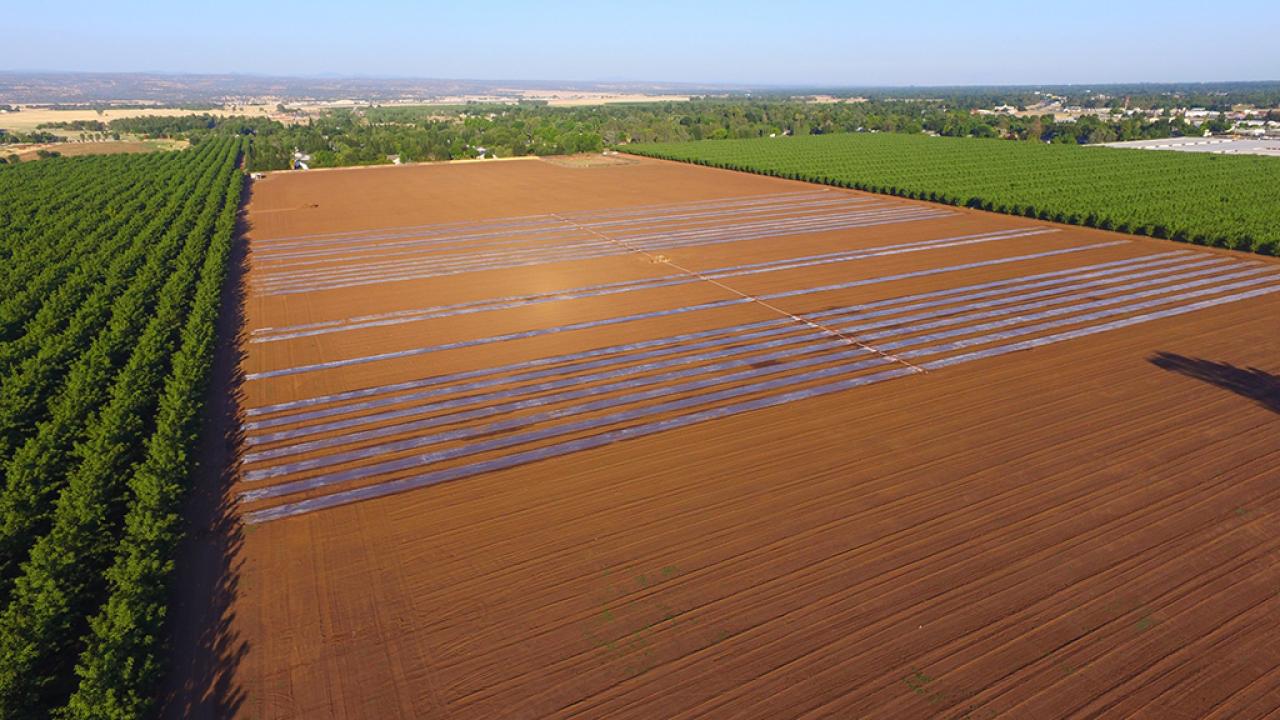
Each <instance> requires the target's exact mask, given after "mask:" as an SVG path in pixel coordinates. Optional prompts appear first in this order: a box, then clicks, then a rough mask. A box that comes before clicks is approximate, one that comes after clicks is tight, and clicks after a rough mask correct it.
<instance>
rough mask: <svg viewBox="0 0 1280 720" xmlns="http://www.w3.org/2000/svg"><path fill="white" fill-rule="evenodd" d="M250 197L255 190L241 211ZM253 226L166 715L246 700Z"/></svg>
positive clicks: (189, 525) (201, 481) (218, 359)
mask: <svg viewBox="0 0 1280 720" xmlns="http://www.w3.org/2000/svg"><path fill="white" fill-rule="evenodd" d="M247 199H248V198H247V191H246V195H245V196H244V197H242V198H241V205H240V207H241V208H244V207H245V206H246V203H247ZM246 229H247V226H246V223H245V219H244V210H243V209H242V210H241V212H240V217H239V219H238V221H237V227H236V237H235V240H234V243H233V245H232V249H231V256H230V259H229V268H228V271H227V280H226V284H225V285H224V286H223V289H222V310H221V311H220V312H219V314H218V327H217V346H216V349H215V350H214V358H213V366H212V368H211V373H210V383H209V390H208V392H209V395H208V398H207V402H206V404H205V418H204V425H203V428H202V430H201V435H200V440H199V443H200V444H199V449H198V455H197V463H198V464H197V467H196V471H195V474H194V475H193V477H192V487H191V488H190V489H189V491H188V494H187V501H186V507H185V519H186V526H185V530H186V535H185V537H184V539H183V542H182V544H181V546H180V547H179V550H178V556H177V558H176V561H175V565H176V566H175V568H174V576H173V584H172V588H171V590H170V599H169V657H168V660H169V662H168V664H167V665H166V670H167V673H166V676H165V679H164V683H163V686H162V692H161V696H160V704H161V717H164V718H184V719H185V718H211V719H213V718H227V717H232V716H233V715H235V714H236V713H237V712H238V711H239V709H240V706H241V705H242V704H243V703H244V692H243V690H241V689H240V687H239V686H238V685H237V684H236V668H237V667H238V666H239V664H240V662H241V660H243V658H244V656H245V654H246V653H247V651H248V643H247V642H245V641H244V640H242V639H240V638H239V636H238V634H237V633H236V631H235V629H234V623H233V621H234V619H235V616H234V610H233V608H234V601H235V597H236V593H237V590H238V588H239V582H240V564H241V561H240V559H239V553H240V547H241V545H242V544H243V528H242V527H241V524H240V520H239V518H238V517H237V516H236V514H235V498H234V496H233V495H232V494H231V487H232V485H233V483H234V482H235V479H236V475H237V473H238V468H237V458H238V457H239V455H240V452H239V451H240V446H241V441H242V434H241V431H240V420H239V407H240V400H241V396H242V393H241V386H242V384H243V382H244V377H243V372H242V371H241V369H240V361H241V359H242V357H243V355H244V352H243V347H244V337H243V333H244V275H245V270H246V268H247V264H248V248H247V240H246V239H245V230H246Z"/></svg>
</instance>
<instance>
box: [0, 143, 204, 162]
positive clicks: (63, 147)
mask: <svg viewBox="0 0 1280 720" xmlns="http://www.w3.org/2000/svg"><path fill="white" fill-rule="evenodd" d="M188 146H189V143H188V142H187V141H186V140H136V141H135V140H121V141H116V140H104V141H103V142H67V143H47V144H44V145H14V146H12V147H8V148H5V149H4V150H3V151H0V154H6V153H10V152H11V153H13V154H14V155H17V156H18V158H19V159H20V160H35V159H36V158H37V157H38V155H39V152H40V151H41V150H51V151H53V152H56V153H59V154H61V155H63V156H65V157H78V156H80V155H113V154H115V153H148V152H157V151H161V150H181V149H183V148H185V147H188Z"/></svg>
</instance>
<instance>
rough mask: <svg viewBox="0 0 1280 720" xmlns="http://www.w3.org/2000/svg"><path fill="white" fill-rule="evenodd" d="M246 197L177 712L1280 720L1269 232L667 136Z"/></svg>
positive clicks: (1274, 278) (275, 187)
mask: <svg viewBox="0 0 1280 720" xmlns="http://www.w3.org/2000/svg"><path fill="white" fill-rule="evenodd" d="M248 222H249V231H248V237H249V254H250V257H249V270H248V273H247V277H246V279H245V284H246V305H245V311H246V323H245V332H244V339H245V343H244V346H243V352H244V355H243V358H242V362H241V367H242V370H243V372H244V380H243V385H242V387H240V388H239V391H240V392H241V393H242V395H241V402H242V417H241V422H242V427H241V430H242V433H243V444H242V447H241V448H240V450H239V452H240V458H241V465H240V468H239V474H238V480H237V481H236V483H235V485H234V487H233V488H232V489H231V493H232V497H233V498H234V499H237V500H238V502H239V504H238V508H237V510H236V511H235V513H236V515H237V517H238V518H239V520H240V521H241V522H242V523H243V525H242V526H241V530H240V531H238V532H240V533H242V535H237V536H236V537H237V542H235V543H228V542H227V541H226V539H225V538H222V539H221V540H217V539H215V538H210V540H209V542H210V543H213V542H215V541H217V542H219V546H220V547H231V548H232V549H233V550H234V553H235V556H234V558H233V559H232V560H231V561H229V562H227V563H226V566H227V567H229V568H234V569H235V571H236V577H235V582H232V583H226V582H225V581H224V582H223V584H222V585H221V586H222V587H231V588H233V592H232V593H231V599H230V600H229V601H227V602H226V604H227V607H226V609H225V612H223V611H219V612H221V613H222V615H223V620H224V622H222V623H221V624H216V626H215V627H213V628H212V629H210V630H208V631H207V633H206V636H205V637H204V639H203V640H202V642H203V643H205V644H207V646H208V647H209V648H211V649H210V650H209V653H210V655H211V656H214V657H211V658H209V659H207V660H206V661H205V662H203V663H195V665H196V666H197V667H200V668H203V669H202V670H199V671H195V670H192V671H187V670H183V671H181V672H186V673H188V675H187V676H181V677H178V678H176V679H177V681H178V682H177V683H176V686H178V687H181V688H182V689H181V690H179V691H178V695H179V697H178V698H177V702H175V703H173V704H172V706H173V707H174V708H184V709H185V711H187V712H191V710H190V708H193V707H204V708H205V709H206V710H212V711H213V714H216V712H217V711H218V710H217V708H215V707H214V706H213V705H211V704H210V703H209V702H208V701H206V702H205V703H204V705H202V704H201V703H200V702H194V701H192V700H191V698H192V697H201V696H202V697H205V698H209V697H215V696H216V697H218V698H222V700H221V701H220V702H222V703H223V707H222V708H221V710H222V711H223V712H226V713H228V714H234V715H236V716H238V717H244V718H307V719H310V718H328V717H337V718H366V717H367V718H391V717H405V718H410V717H413V718H418V717H440V718H505V717H510V718H541V717H570V716H573V717H599V718H626V717H634V718H675V717H695V716H698V717H733V718H739V717H760V718H780V717H806V718H809V717H812V718H819V717H841V718H845V717H848V718H863V717H866V718H915V717H918V718H931V717H947V718H991V717H1010V718H1057V717H1108V718H1110V717H1130V716H1137V717H1151V718H1192V717H1221V718H1251V717H1268V716H1270V717H1275V716H1276V714H1277V713H1280V650H1278V649H1277V648H1280V562H1277V558H1278V557H1280V486H1277V484H1276V480H1277V479H1280V470H1277V468H1280V332H1277V329H1278V326H1277V323H1276V318H1277V317H1278V316H1280V264H1277V263H1276V262H1274V261H1271V260H1266V259H1262V258H1255V257H1248V256H1242V255H1236V254H1230V253H1225V252H1216V251H1210V250H1205V249H1203V248H1195V247H1190V246H1185V245H1177V244H1173V243H1166V242H1162V241H1153V240H1147V239H1141V238H1136V237H1128V236H1121V235H1116V234H1112V233H1103V232H1097V231H1090V230H1083V229H1079V228H1071V227H1064V226H1053V225H1050V224H1047V223H1040V222H1034V221H1028V220H1022V219H1018V218H1011V217H1006V216H996V215H989V214H983V213H977V212H971V211H967V210H962V209H957V208H951V207H943V206H933V205H929V204H927V203H915V202H908V201H903V200H899V199H891V198H883V197H876V196H870V195H866V194H862V193H855V192H850V191H844V190H837V189H832V188H824V187H819V186H812V185H806V184H802V183H795V182H789V181H783V180H777V179H769V178H763V177H757V176H752V175H745V174H738V173H731V172H726V171H718V170H712V169H706V168H699V167H693V166H686V165H679V164H674V163H665V162H659V161H653V160H639V161H637V162H635V163H633V164H626V165H607V166H600V167H587V168H578V167H564V166H561V165H556V164H553V163H546V162H538V161H533V160H530V161H522V162H509V163H496V164H483V163H476V164H466V165H442V166H415V167H404V168H388V169H379V170H372V171H351V172H330V173H316V174H277V175H271V176H269V177H268V178H266V179H265V180H261V181H258V182H257V183H256V184H255V186H254V190H253V197H252V201H251V203H250V206H249V213H248ZM223 532H229V531H225V530H224V531H223ZM206 554H207V553H206ZM183 612H185V613H188V614H190V615H191V616H192V618H194V617H196V616H198V615H200V613H198V612H195V611H194V610H193V609H191V608H187V609H186V610H184V611H183ZM217 614H218V613H208V612H204V613H203V615H204V616H205V617H214V616H216V615H217ZM195 622H197V621H196V620H194V619H191V618H186V619H184V618H183V617H182V616H180V617H179V618H178V624H179V626H182V625H183V624H184V623H187V624H188V625H189V624H191V623H195ZM203 622H206V623H213V621H211V620H205V621H203ZM209 633H213V635H214V637H213V638H212V640H211V638H210V636H209ZM241 644H242V645H241ZM233 648H236V649H235V650H233ZM211 667H219V672H217V673H215V672H211V671H210V670H209V668H211ZM197 672H198V673H199V674H198V675H197V674H196V673H197ZM219 678H222V679H221V680H219ZM219 682H220V683H221V684H220V685H218V687H217V688H216V689H212V688H211V687H210V686H211V685H215V684H218V683H219ZM184 695H185V696H186V697H185V699H184V697H182V696H184ZM173 712H175V713H176V712H177V711H173ZM193 714H195V713H193Z"/></svg>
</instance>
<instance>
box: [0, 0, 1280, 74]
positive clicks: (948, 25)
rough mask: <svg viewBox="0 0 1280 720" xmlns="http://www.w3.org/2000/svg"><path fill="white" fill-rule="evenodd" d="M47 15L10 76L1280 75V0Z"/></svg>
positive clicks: (28, 29)
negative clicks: (1217, 5)
mask: <svg viewBox="0 0 1280 720" xmlns="http://www.w3.org/2000/svg"><path fill="white" fill-rule="evenodd" d="M35 7H36V6H28V7H27V8H26V9H23V10H19V11H17V12H12V13H8V17H6V25H7V26H8V27H7V28H6V31H5V33H4V38H5V39H4V42H3V43H0V69H7V70H17V69H23V70H31V69H39V70H85V71H89V70H94V71H163V72H197V73H200V72H210V73H222V72H236V73H254V74H265V75H322V74H338V75H364V76H383V77H431V78H475V79H519V80H539V79H548V80H656V81H668V82H679V81H688V82H724V83H741V84H772V85H777V84H804V85H844V86H855V85H907V84H914V85H944V84H1023V83H1025V84H1033V83H1034V84H1050V83H1102V82H1137V81H1211V80H1276V79H1280V41H1277V39H1276V38H1277V36H1278V35H1280V3H1277V2H1275V1H1274V0H1265V1H1259V0H1240V1H1237V2H1233V3H1230V5H1229V7H1230V8H1231V10H1230V12H1220V11H1214V10H1211V9H1210V8H1212V7H1213V4H1212V3H1205V2H1188V1H1186V0H1165V1H1164V2H1149V1H1147V0H1139V1H1137V2H1129V1H1123V2H1111V3H1106V4H1101V3H1088V2H1086V3H1027V2H1010V1H1006V0H982V1H980V2H954V1H952V2H934V1H932V0H924V1H919V2H897V3H893V2H884V1H883V0H881V1H880V2H875V3H861V2H834V1H828V0H808V2H783V1H778V0H775V1H773V2H755V1H753V0H740V1H738V2H725V1H722V0H683V1H682V2H670V1H668V0H638V1H637V0H632V1H630V2H625V3H615V2H608V0H597V1H596V2H593V3H572V2H562V1H560V0H547V1H544V2H514V1H511V0H478V1H477V0H470V1H469V2H461V1H455V2H449V3H435V2H409V1H408V0H382V1H380V2H379V1H377V0H371V1H369V2H363V3H362V2H359V1H358V0H356V1H354V2H352V1H348V2H342V3H338V2H331V1H330V0H312V1H310V2H303V1H300V0H268V1H267V2H257V3H212V4H203V5H192V4H190V3H173V2H163V3H162V2H143V1H139V0H119V1H117V2H108V3H103V2H100V1H99V2H92V3H91V2H81V1H80V0H70V1H69V2H59V3H57V4H56V6H55V7H54V8H53V11H52V14H51V15H50V16H44V14H43V13H41V12H35V11H33V8H35ZM1031 7H1036V8H1042V9H1037V10H1031V9H1029V8H1031ZM1224 7H1225V6H1224ZM241 8H252V9H251V10H242V9H241ZM1075 8H1079V9H1080V10H1081V11H1080V12H1076V13H1073V12H1071V10H1072V9H1075Z"/></svg>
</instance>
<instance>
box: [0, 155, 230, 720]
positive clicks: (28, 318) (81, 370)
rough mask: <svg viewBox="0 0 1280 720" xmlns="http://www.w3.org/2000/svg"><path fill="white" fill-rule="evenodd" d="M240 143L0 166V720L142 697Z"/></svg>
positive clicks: (157, 634) (127, 713)
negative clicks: (0, 719) (1, 202)
mask: <svg viewBox="0 0 1280 720" xmlns="http://www.w3.org/2000/svg"><path fill="white" fill-rule="evenodd" d="M247 142H248V141H247V140H242V139H241V138H238V137H231V138H224V139H218V140H216V141H212V142H207V143H203V144H201V145H200V146H199V147H198V148H195V149H193V150H190V151H184V152H176V153H157V154H153V155H128V156H105V157H91V158H68V159H60V160H52V161H47V162H41V163H27V164H23V165H20V166H15V167H9V168H6V169H0V194H3V195H4V196H5V197H6V198H7V199H9V200H10V202H6V203H5V204H4V205H3V206H2V209H0V228H2V229H3V233H2V235H0V236H2V237H3V240H0V243H3V244H2V245H0V259H3V260H4V261H5V262H4V263H3V268H2V269H0V288H2V290H0V294H2V295H3V298H4V299H3V301H2V302H0V378H3V384H2V386H0V472H3V483H2V484H0V608H2V609H0V717H5V718H37V717H49V716H50V715H56V716H59V717H65V718H126V717H128V718H132V717H137V716H139V715H142V714H145V713H146V712H147V711H148V710H149V709H150V707H151V704H152V703H153V701H154V691H155V684H156V681H157V679H158V676H159V669H160V658H161V655H160V649H161V645H162V638H163V632H162V630H163V621H164V617H165V601H166V597H167V592H168V590H167V583H168V578H169V574H170V569H171V567H172V562H173V557H172V556H173V553H174V550H175V547H176V542H177V538H178V533H179V530H180V528H179V523H178V517H179V516H178V503H179V501H180V499H181V497H182V494H183V490H184V488H185V486H186V481H187V478H188V476H189V474H190V470H191V467H192V457H193V455H192V453H193V448H194V438H195V436H196V432H197V430H198V421H199V417H200V408H201V406H202V403H203V401H204V397H205V394H206V393H205V389H206V388H205V385H206V383H207V378H208V371H209V367H210V363H211V360H212V353H213V343H214V328H215V319H216V316H217V313H218V310H219V300H220V298H221V290H222V285H223V278H224V276H225V273H226V269H227V264H228V263H227V261H228V256H229V252H230V248H231V242H232V238H233V234H234V230H235V222H236V213H237V211H238V207H239V202H240V196H241V188H242V184H243V174H242V172H241V170H240V162H241V158H242V157H243V155H244V153H245V151H246V148H247Z"/></svg>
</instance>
